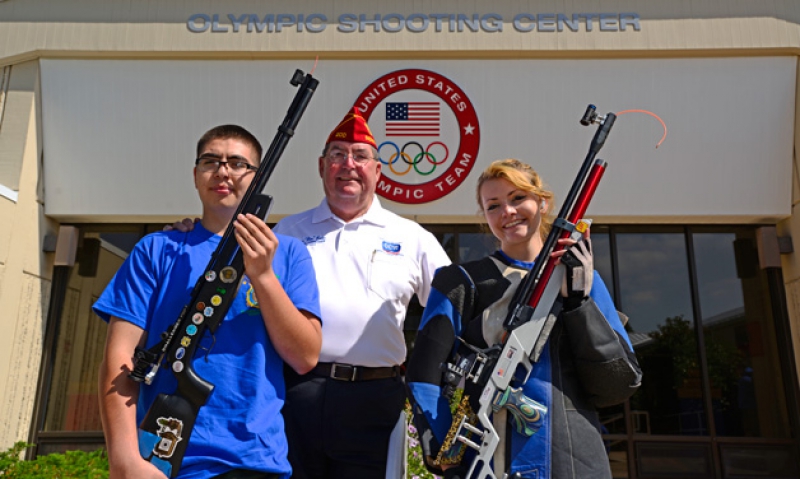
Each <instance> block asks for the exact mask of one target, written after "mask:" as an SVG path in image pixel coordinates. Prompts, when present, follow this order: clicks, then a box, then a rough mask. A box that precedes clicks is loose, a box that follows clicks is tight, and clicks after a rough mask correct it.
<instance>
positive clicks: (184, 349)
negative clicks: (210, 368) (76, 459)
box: [129, 70, 319, 477]
mask: <svg viewBox="0 0 800 479" xmlns="http://www.w3.org/2000/svg"><path fill="white" fill-rule="evenodd" d="M290 83H291V84H292V85H293V86H299V89H298V91H297V94H296V95H295V97H294V100H293V101H292V104H291V105H290V107H289V111H288V112H287V113H286V117H285V118H284V120H283V123H281V125H280V126H279V127H278V132H277V133H276V135H275V138H274V139H273V140H272V144H270V147H269V149H268V150H267V152H266V154H265V155H264V159H263V161H262V162H261V165H260V166H259V168H258V170H257V171H256V172H255V176H254V178H253V181H252V183H250V187H249V188H248V189H247V191H246V192H245V194H244V196H243V197H242V201H241V203H240V204H239V207H238V208H237V210H236V213H235V214H234V215H233V219H232V220H231V222H230V224H228V227H227V229H226V230H225V234H224V235H223V237H222V239H221V240H220V243H219V245H218V246H217V249H216V250H215V251H214V253H213V254H212V255H211V260H210V261H209V263H208V266H207V267H206V269H205V272H204V274H203V276H202V277H200V278H198V279H197V283H196V284H195V286H194V289H193V290H192V293H191V300H190V301H189V303H188V304H186V306H184V308H183V310H182V311H181V313H180V315H179V316H178V319H177V320H176V321H175V323H174V324H173V325H172V326H171V327H170V328H169V329H168V330H166V331H164V332H163V333H162V335H161V342H159V343H158V344H156V345H155V346H153V347H152V348H150V349H143V348H136V351H135V353H134V358H133V360H134V368H133V371H132V372H131V373H130V374H129V377H130V378H131V379H132V380H134V381H137V382H144V383H145V384H148V385H149V384H151V382H152V380H153V378H154V377H155V375H156V373H157V372H158V369H159V367H160V366H161V364H162V363H166V364H167V365H168V366H170V369H171V370H172V373H173V374H174V375H175V378H176V379H177V383H178V386H177V388H176V390H175V392H174V393H172V394H159V395H158V396H157V398H156V400H155V401H154V402H153V404H152V406H150V409H149V410H148V411H147V415H146V416H145V418H144V420H143V421H142V423H141V424H140V425H139V452H140V453H141V454H142V457H143V458H145V459H146V460H148V461H150V462H151V463H153V464H154V465H155V466H156V467H157V468H159V469H160V470H161V471H162V472H163V473H164V474H165V475H167V477H175V476H177V475H178V470H179V469H180V466H181V462H182V460H183V455H184V453H185V452H186V446H187V445H188V443H189V438H190V436H191V434H192V429H193V428H194V423H195V420H196V418H197V414H198V411H199V410H200V407H202V406H203V405H204V404H205V403H206V401H207V400H208V397H209V395H210V394H211V392H212V391H213V390H214V385H213V384H212V383H210V382H209V381H206V380H205V379H203V378H201V377H200V376H198V375H197V372H196V371H195V370H194V368H193V367H192V360H193V358H194V356H195V353H196V351H197V347H198V345H199V343H200V338H202V337H203V335H204V334H205V332H206V331H209V332H210V333H212V334H213V333H214V332H216V330H217V328H218V327H219V326H220V323H222V320H223V318H224V317H225V314H226V313H227V312H228V310H229V309H230V306H231V304H232V303H233V300H234V299H235V298H236V291H237V290H238V287H239V283H240V282H241V280H242V277H243V275H244V259H243V255H242V251H241V249H240V248H239V244H238V242H237V241H236V237H235V235H234V226H233V222H234V221H235V219H236V218H237V217H238V215H239V214H247V213H250V214H253V215H255V216H258V217H259V218H261V219H262V220H264V219H265V218H266V217H267V214H268V213H269V209H270V206H271V203H272V197H271V196H269V195H264V194H262V193H261V192H262V190H263V189H264V186H266V184H267V180H268V179H269V177H270V175H272V172H273V170H274V169H275V166H276V165H277V163H278V160H279V159H280V157H281V154H282V153H283V150H284V149H285V148H286V145H287V144H288V142H289V140H290V139H291V137H292V136H293V135H294V130H295V128H296V127H297V124H298V122H299V121H300V117H302V115H303V113H304V112H305V109H306V107H307V106H308V103H309V101H310V100H311V96H312V95H313V94H314V91H315V90H316V88H317V84H318V83H319V81H318V80H316V79H315V78H313V77H312V76H311V75H310V74H304V73H303V72H302V71H300V70H297V71H295V73H294V76H293V77H292V79H291V82H290Z"/></svg>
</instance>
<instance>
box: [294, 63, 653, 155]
mask: <svg viewBox="0 0 800 479" xmlns="http://www.w3.org/2000/svg"><path fill="white" fill-rule="evenodd" d="M318 61H319V55H317V56H315V57H314V66H313V67H311V71H310V72H308V74H309V75H313V74H314V70H316V69H317V62H318ZM656 148H658V147H656Z"/></svg>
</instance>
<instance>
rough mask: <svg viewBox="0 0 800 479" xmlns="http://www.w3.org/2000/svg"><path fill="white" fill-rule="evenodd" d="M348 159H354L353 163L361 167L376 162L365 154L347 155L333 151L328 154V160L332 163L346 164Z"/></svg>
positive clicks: (358, 152) (359, 152)
mask: <svg viewBox="0 0 800 479" xmlns="http://www.w3.org/2000/svg"><path fill="white" fill-rule="evenodd" d="M348 158H352V159H353V162H354V163H355V164H357V165H359V166H364V165H366V164H367V162H368V161H370V160H374V158H373V157H371V156H367V154H366V153H365V152H361V151H357V152H355V153H345V152H344V151H342V150H331V151H329V152H328V159H329V160H330V161H331V163H336V164H339V165H341V164H344V163H345V162H347V159H348Z"/></svg>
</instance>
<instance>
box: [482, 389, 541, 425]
mask: <svg viewBox="0 0 800 479" xmlns="http://www.w3.org/2000/svg"><path fill="white" fill-rule="evenodd" d="M503 407H505V408H506V409H508V412H510V413H511V417H513V418H514V428H515V429H516V430H517V432H518V433H520V434H522V435H524V436H526V437H530V436H532V435H533V434H534V433H535V432H536V431H538V430H539V428H540V427H542V424H543V423H544V416H545V414H547V406H545V405H544V404H541V403H539V402H536V401H534V400H533V399H531V398H529V397H528V396H526V395H524V394H523V393H522V388H512V387H509V388H508V389H506V390H505V391H503V392H502V393H500V394H498V395H497V396H495V398H494V401H492V409H493V410H494V411H495V412H497V411H499V410H500V409H501V408H503Z"/></svg>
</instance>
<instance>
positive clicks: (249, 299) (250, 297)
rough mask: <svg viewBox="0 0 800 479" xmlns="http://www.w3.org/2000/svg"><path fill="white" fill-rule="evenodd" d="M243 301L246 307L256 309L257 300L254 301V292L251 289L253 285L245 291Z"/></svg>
mask: <svg viewBox="0 0 800 479" xmlns="http://www.w3.org/2000/svg"><path fill="white" fill-rule="evenodd" d="M245 300H246V301H247V306H248V307H251V308H258V307H259V306H258V299H256V291H255V290H254V289H253V285H252V284H251V285H250V288H249V289H248V290H247V294H246V295H245ZM259 309H260V308H259Z"/></svg>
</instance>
